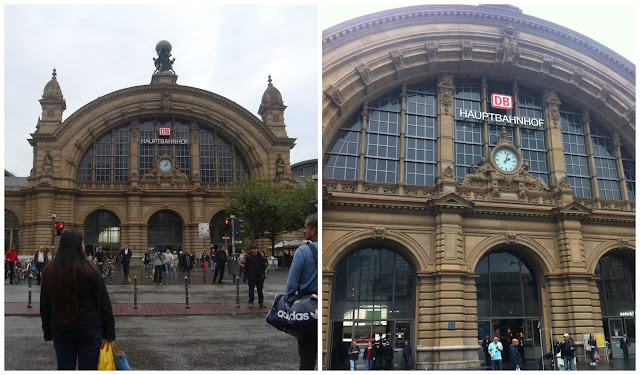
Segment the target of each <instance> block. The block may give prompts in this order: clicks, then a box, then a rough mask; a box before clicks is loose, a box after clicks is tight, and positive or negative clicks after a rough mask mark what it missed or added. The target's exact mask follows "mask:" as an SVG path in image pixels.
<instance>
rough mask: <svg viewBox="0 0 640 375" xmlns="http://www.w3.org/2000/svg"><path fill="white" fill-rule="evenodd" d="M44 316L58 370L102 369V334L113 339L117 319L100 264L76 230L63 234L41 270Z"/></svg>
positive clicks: (47, 338)
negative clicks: (85, 247) (96, 264)
mask: <svg viewBox="0 0 640 375" xmlns="http://www.w3.org/2000/svg"><path fill="white" fill-rule="evenodd" d="M40 316H41V318H42V329H43V331H44V340H45V341H50V340H52V339H53V347H54V349H55V350H56V358H57V361H58V370H74V369H75V368H76V364H77V367H78V369H79V370H97V368H98V355H99V352H100V345H101V344H102V339H103V338H104V339H106V340H111V341H114V340H115V338H116V329H115V320H114V318H113V310H112V309H111V301H110V299H109V294H108V292H107V288H106V286H105V285H104V282H103V281H102V276H101V275H100V271H99V270H98V268H97V267H96V266H95V265H94V264H93V263H92V262H91V261H89V259H88V258H87V257H86V256H85V254H84V239H83V235H82V233H80V232H79V231H77V230H66V231H64V232H62V236H61V237H60V246H59V248H58V252H57V254H56V256H55V258H54V259H53V260H52V261H51V262H49V264H48V265H47V266H46V267H45V269H44V271H43V273H42V292H41V294H40Z"/></svg>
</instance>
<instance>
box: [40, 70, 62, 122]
mask: <svg viewBox="0 0 640 375" xmlns="http://www.w3.org/2000/svg"><path fill="white" fill-rule="evenodd" d="M39 101H40V105H41V106H42V115H41V116H40V118H39V119H38V124H37V126H36V133H53V132H54V131H55V130H56V128H57V127H58V125H60V123H62V112H63V111H64V110H65V109H67V102H66V101H65V100H64V97H63V96H62V90H60V85H59V84H58V79H57V78H56V69H55V68H53V75H52V77H51V80H50V81H49V82H48V83H47V84H46V86H45V87H44V92H43V93H42V99H40V100H39Z"/></svg>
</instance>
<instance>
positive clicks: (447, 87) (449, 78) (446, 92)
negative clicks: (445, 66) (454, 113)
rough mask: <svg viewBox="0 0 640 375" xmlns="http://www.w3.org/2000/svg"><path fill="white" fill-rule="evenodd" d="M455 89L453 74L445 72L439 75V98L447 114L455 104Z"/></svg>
mask: <svg viewBox="0 0 640 375" xmlns="http://www.w3.org/2000/svg"><path fill="white" fill-rule="evenodd" d="M453 89H454V86H453V75H451V74H444V75H441V76H440V77H438V96H439V97H438V99H439V100H440V104H441V105H442V107H443V108H444V113H445V114H449V109H450V108H451V106H453Z"/></svg>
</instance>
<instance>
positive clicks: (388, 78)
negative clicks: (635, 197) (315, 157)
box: [322, 5, 635, 153]
mask: <svg viewBox="0 0 640 375" xmlns="http://www.w3.org/2000/svg"><path fill="white" fill-rule="evenodd" d="M508 32H512V33H513V35H514V37H515V41H516V42H517V48H518V56H517V58H518V59H517V61H515V62H506V63H505V62H504V61H500V50H501V46H502V45H503V42H504V35H505V33H508ZM322 46H323V58H322V59H323V83H322V85H323V86H322V88H323V91H324V93H325V95H324V96H323V102H322V107H323V109H322V117H323V120H322V125H323V145H324V150H323V151H325V152H326V148H327V147H328V146H329V144H330V141H331V139H332V137H333V135H334V134H335V132H336V131H337V129H338V127H339V126H340V125H341V124H342V123H343V122H344V121H345V119H347V118H348V116H349V115H350V114H352V113H354V112H355V111H356V110H358V109H359V108H360V106H361V104H362V103H363V102H365V101H368V100H371V99H374V98H376V97H378V96H380V95H382V94H384V93H386V92H388V91H390V90H393V89H396V88H397V87H399V86H400V85H401V84H403V83H407V82H418V81H427V80H436V78H437V77H438V76H439V75H442V74H453V75H454V77H456V78H459V77H472V76H475V77H479V76H485V77H487V78H488V79H499V80H505V79H509V80H518V82H519V83H521V84H522V85H526V86H530V87H537V88H545V89H550V90H556V91H557V92H558V94H559V96H560V98H561V100H564V101H566V102H570V103H571V104H573V105H574V106H579V107H581V108H584V109H589V110H590V112H591V114H592V118H593V119H596V120H597V121H599V122H600V123H602V124H606V126H608V127H609V130H610V131H611V133H612V134H614V133H617V134H619V135H620V138H621V141H622V143H623V144H624V146H625V148H626V149H628V150H629V151H630V152H632V153H635V65H634V64H633V63H631V62H630V61H628V60H627V59H625V58H624V57H622V56H620V55H619V54H617V53H616V52H614V51H612V50H611V49H609V48H607V47H606V46H603V45H602V44H600V43H598V42H596V41H594V40H592V39H590V38H588V37H586V36H584V35H582V34H579V33H577V32H575V31H572V30H570V29H567V28H565V27H562V26H560V25H557V24H554V23H551V22H548V21H544V20H541V19H539V18H536V17H532V16H528V15H525V14H523V13H522V11H520V10H519V9H518V8H516V7H513V6H505V5H483V6H470V5H420V6H412V7H406V8H398V9H392V10H387V11H383V12H378V13H373V14H370V15H366V16H362V17H358V18H355V19H352V20H349V21H347V22H343V23H341V24H339V25H336V26H333V27H331V28H329V29H327V30H325V31H324V32H323V34H322Z"/></svg>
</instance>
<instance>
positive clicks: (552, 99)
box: [546, 91, 562, 128]
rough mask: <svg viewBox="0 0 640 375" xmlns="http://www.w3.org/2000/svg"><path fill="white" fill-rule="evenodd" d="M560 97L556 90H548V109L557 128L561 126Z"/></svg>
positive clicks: (553, 124) (552, 122)
mask: <svg viewBox="0 0 640 375" xmlns="http://www.w3.org/2000/svg"><path fill="white" fill-rule="evenodd" d="M560 104H562V102H561V101H560V98H559V97H558V93H557V92H555V91H547V92H546V109H547V112H548V113H549V117H550V119H551V126H552V127H554V128H557V127H558V126H560Z"/></svg>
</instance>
